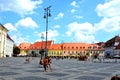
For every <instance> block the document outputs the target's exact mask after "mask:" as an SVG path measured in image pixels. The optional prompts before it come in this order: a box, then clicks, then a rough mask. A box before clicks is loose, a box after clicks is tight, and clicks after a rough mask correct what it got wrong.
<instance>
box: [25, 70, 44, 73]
mask: <svg viewBox="0 0 120 80" xmlns="http://www.w3.org/2000/svg"><path fill="white" fill-rule="evenodd" d="M26 72H31V73H39V72H43V70H26Z"/></svg>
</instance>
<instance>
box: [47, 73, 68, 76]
mask: <svg viewBox="0 0 120 80" xmlns="http://www.w3.org/2000/svg"><path fill="white" fill-rule="evenodd" d="M47 75H50V76H55V77H64V76H67V75H69V74H66V73H50V74H47Z"/></svg>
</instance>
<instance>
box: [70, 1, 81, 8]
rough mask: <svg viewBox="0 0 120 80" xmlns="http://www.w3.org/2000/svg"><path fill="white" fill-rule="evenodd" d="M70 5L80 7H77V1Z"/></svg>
mask: <svg viewBox="0 0 120 80" xmlns="http://www.w3.org/2000/svg"><path fill="white" fill-rule="evenodd" d="M70 5H71V6H73V7H79V5H77V2H76V1H73V2H72V3H71V4H70Z"/></svg>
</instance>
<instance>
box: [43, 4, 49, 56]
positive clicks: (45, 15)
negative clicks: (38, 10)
mask: <svg viewBox="0 0 120 80" xmlns="http://www.w3.org/2000/svg"><path fill="white" fill-rule="evenodd" d="M50 8H51V6H49V7H46V8H45V9H44V11H45V12H44V19H46V46H45V57H46V56H48V46H47V34H48V17H51V14H50Z"/></svg>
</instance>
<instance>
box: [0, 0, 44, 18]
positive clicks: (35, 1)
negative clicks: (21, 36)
mask: <svg viewBox="0 0 120 80" xmlns="http://www.w3.org/2000/svg"><path fill="white" fill-rule="evenodd" d="M40 4H42V0H0V10H1V11H12V12H15V13H18V14H20V15H22V16H23V15H25V14H31V13H33V12H34V11H33V10H34V9H35V8H37V7H39V6H40Z"/></svg>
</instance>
